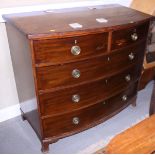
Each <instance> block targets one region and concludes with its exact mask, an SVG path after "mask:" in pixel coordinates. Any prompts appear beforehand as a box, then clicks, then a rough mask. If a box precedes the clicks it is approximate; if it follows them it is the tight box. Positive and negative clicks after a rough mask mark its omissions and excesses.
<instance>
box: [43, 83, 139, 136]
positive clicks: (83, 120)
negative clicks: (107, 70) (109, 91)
mask: <svg viewBox="0 0 155 155" xmlns="http://www.w3.org/2000/svg"><path fill="white" fill-rule="evenodd" d="M136 90H137V84H134V85H133V86H132V87H131V88H130V89H128V90H125V91H122V92H121V93H120V94H118V95H116V96H115V97H112V98H111V99H109V100H105V101H104V102H100V103H98V104H95V105H93V106H91V107H87V108H84V109H82V110H79V111H76V112H71V113H69V114H66V115H60V116H57V117H49V118H45V119H43V120H42V123H43V130H44V137H53V136H60V137H61V136H63V135H65V134H69V133H70V134H73V133H76V132H79V131H82V130H85V129H87V128H90V127H92V126H94V125H96V124H98V123H101V122H103V121H104V120H105V119H107V118H108V116H109V115H110V116H111V115H112V114H114V113H115V114H116V112H119V110H120V109H123V108H124V107H126V106H127V105H128V101H129V100H130V99H131V98H132V97H133V96H134V95H136Z"/></svg>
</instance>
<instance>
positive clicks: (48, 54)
mask: <svg viewBox="0 0 155 155" xmlns="http://www.w3.org/2000/svg"><path fill="white" fill-rule="evenodd" d="M107 43H108V33H100V34H93V35H85V36H78V37H70V38H64V39H48V40H35V41H33V46H34V53H35V63H36V64H40V63H50V64H63V63H65V62H68V61H75V60H79V59H85V58H87V57H90V56H96V55H99V54H101V53H104V52H106V51H107Z"/></svg>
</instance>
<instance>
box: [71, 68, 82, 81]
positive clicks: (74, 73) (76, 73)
mask: <svg viewBox="0 0 155 155" xmlns="http://www.w3.org/2000/svg"><path fill="white" fill-rule="evenodd" d="M72 76H73V77H74V78H76V79H77V78H79V77H80V71H79V70H78V69H74V70H73V71H72Z"/></svg>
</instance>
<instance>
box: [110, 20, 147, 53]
mask: <svg viewBox="0 0 155 155" xmlns="http://www.w3.org/2000/svg"><path fill="white" fill-rule="evenodd" d="M148 27H149V22H146V23H144V24H141V25H138V26H135V27H132V28H127V29H121V30H116V31H113V33H112V45H111V49H112V50H115V49H120V48H122V47H125V46H127V45H131V44H133V43H135V42H138V41H140V40H142V39H144V38H146V36H147V33H148Z"/></svg>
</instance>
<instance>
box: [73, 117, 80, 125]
mask: <svg viewBox="0 0 155 155" xmlns="http://www.w3.org/2000/svg"><path fill="white" fill-rule="evenodd" d="M72 122H73V124H75V125H77V124H79V123H80V119H79V118H78V117H74V118H73V120H72Z"/></svg>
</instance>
